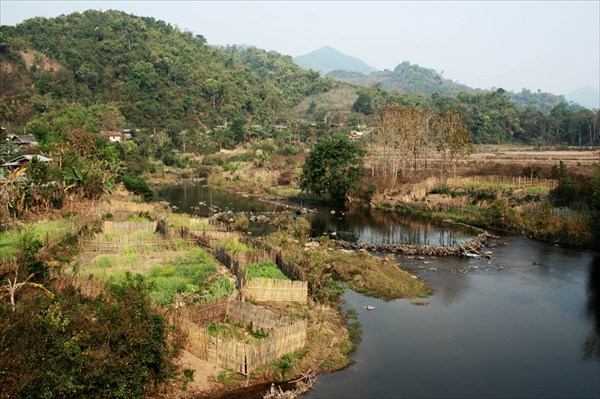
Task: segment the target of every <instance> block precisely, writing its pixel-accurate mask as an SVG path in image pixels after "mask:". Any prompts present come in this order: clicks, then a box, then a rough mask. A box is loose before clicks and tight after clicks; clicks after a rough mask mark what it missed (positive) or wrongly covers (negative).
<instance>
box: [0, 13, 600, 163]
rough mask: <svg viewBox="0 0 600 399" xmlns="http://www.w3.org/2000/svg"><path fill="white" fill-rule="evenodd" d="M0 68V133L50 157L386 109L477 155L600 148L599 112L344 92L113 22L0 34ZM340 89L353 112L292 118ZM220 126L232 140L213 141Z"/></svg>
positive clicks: (395, 77)
mask: <svg viewBox="0 0 600 399" xmlns="http://www.w3.org/2000/svg"><path fill="white" fill-rule="evenodd" d="M0 61H1V62H2V64H3V68H2V86H3V87H2V91H1V93H0V98H1V103H0V123H2V125H3V126H5V127H7V128H9V129H10V128H17V129H21V128H23V127H25V129H26V131H27V132H30V133H32V134H34V135H35V136H36V137H37V139H38V140H39V141H40V143H43V144H46V145H47V146H51V145H52V143H56V142H59V141H61V140H62V139H63V138H64V135H65V134H66V133H68V131H69V129H72V128H74V127H83V128H84V129H85V130H86V131H88V132H91V133H98V132H99V131H101V130H118V129H122V128H136V129H138V130H139V131H140V134H139V135H138V137H137V138H136V139H137V140H138V141H139V142H143V141H144V140H146V141H148V140H149V139H148V137H147V136H148V135H150V134H154V133H155V131H158V132H162V133H164V134H166V136H167V137H166V138H164V141H166V142H167V143H166V144H168V145H170V146H174V147H175V148H178V149H181V150H185V151H199V152H201V151H207V150H208V151H210V150H214V149H215V148H222V147H223V145H225V146H231V145H234V144H235V143H239V142H241V141H244V140H249V139H252V138H257V137H258V136H261V135H262V136H266V135H268V134H273V131H272V130H273V129H269V127H272V126H273V125H278V124H283V125H285V126H286V128H287V129H286V130H287V131H288V132H289V133H290V134H293V135H296V136H303V135H306V129H305V127H306V123H310V122H315V123H320V124H323V125H325V126H327V125H330V124H331V122H332V121H335V122H341V123H335V124H336V125H340V126H344V127H345V128H347V129H348V128H353V127H355V126H357V125H375V124H376V117H375V116H374V113H375V110H376V109H378V108H381V107H383V106H384V105H385V104H389V103H394V104H399V105H402V106H409V107H416V108H419V109H428V108H431V109H433V110H435V111H436V112H437V113H439V114H445V113H446V112H447V111H449V110H454V111H457V112H458V113H460V115H461V116H462V118H463V120H464V123H465V125H466V127H467V129H468V130H469V134H470V137H471V141H472V142H474V143H525V144H539V145H545V144H564V145H578V146H584V145H588V146H589V145H598V143H599V141H600V137H599V135H598V118H599V116H598V112H597V111H595V112H594V111H591V110H587V109H584V108H582V107H579V106H577V105H576V104H568V103H566V102H564V101H562V100H564V98H562V97H559V96H554V95H550V94H548V93H541V92H538V93H534V92H531V91H529V90H527V89H524V90H523V91H522V92H521V93H516V94H515V93H508V92H506V91H504V90H502V89H497V90H494V91H474V90H472V89H469V88H467V87H466V86H465V87H463V86H462V85H458V84H454V83H453V84H450V83H448V82H451V81H449V80H447V79H443V78H442V77H441V76H439V74H437V73H436V72H435V71H433V70H428V69H425V68H420V67H418V66H416V65H410V64H409V63H406V62H405V63H402V64H400V65H399V66H398V67H397V68H396V69H395V70H394V71H389V72H381V73H379V74H383V75H385V76H386V79H375V81H374V82H372V83H373V85H370V86H367V87H364V86H359V87H357V86H348V84H347V83H341V82H337V81H334V80H332V79H329V78H322V77H320V76H319V74H318V73H317V72H315V71H311V70H304V69H302V68H300V67H298V66H297V65H295V64H294V63H293V61H292V59H291V57H289V56H284V55H281V54H279V53H276V52H274V51H264V50H261V49H257V48H254V47H240V46H229V47H215V46H210V45H208V44H207V41H206V39H205V38H204V37H203V36H202V35H197V34H196V35H195V34H193V33H191V32H188V31H182V30H180V29H178V28H176V27H173V26H171V25H169V24H167V23H165V22H162V21H158V20H155V19H154V18H148V17H136V16H133V15H128V14H126V13H123V12H120V11H106V12H101V11H93V10H90V11H86V12H84V13H73V14H70V15H66V16H65V15H63V16H60V17H57V18H50V19H48V18H42V17H38V18H33V19H29V20H26V21H24V22H23V23H21V24H19V25H17V26H16V27H11V26H2V27H1V28H0ZM376 74H377V73H375V74H372V75H376ZM369 76H371V75H369ZM377 80H378V81H377ZM394 82H395V83H394ZM392 83H394V84H395V86H394V85H392ZM347 87H350V88H351V90H350V93H351V97H352V101H354V100H357V101H359V103H358V104H354V106H353V107H352V106H350V107H346V108H345V109H333V108H332V107H330V106H328V105H327V104H321V105H319V106H316V107H315V106H314V105H315V102H314V101H313V102H311V103H310V104H311V105H313V106H312V107H311V106H307V107H305V108H304V109H299V108H298V104H300V103H301V102H302V101H303V100H306V99H307V98H308V99H310V98H316V97H318V96H319V95H323V94H324V93H326V92H335V91H341V90H342V89H344V90H345V89H346V88H347ZM448 88H451V89H448ZM436 89H437V90H436ZM345 92H346V93H348V90H345ZM356 96H358V99H357V97H356ZM352 101H351V102H352ZM304 122H306V123H304ZM218 126H226V127H228V129H223V131H219V132H217V131H216V130H215V128H216V127H218ZM209 131H210V133H209V135H210V134H212V135H210V137H206V135H207V132H209ZM207 139H210V140H207ZM161 140H162V138H161V139H160V140H158V141H161ZM154 141H157V140H154ZM215 141H216V142H218V145H217V146H211V145H210V144H209V142H210V143H212V142H215ZM207 147H208V148H207Z"/></svg>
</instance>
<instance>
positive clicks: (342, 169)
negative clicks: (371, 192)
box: [300, 135, 365, 203]
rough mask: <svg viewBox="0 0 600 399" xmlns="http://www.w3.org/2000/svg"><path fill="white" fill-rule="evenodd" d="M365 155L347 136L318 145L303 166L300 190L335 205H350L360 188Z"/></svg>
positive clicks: (330, 139)
mask: <svg viewBox="0 0 600 399" xmlns="http://www.w3.org/2000/svg"><path fill="white" fill-rule="evenodd" d="M364 155H365V151H364V150H363V149H361V148H360V147H358V146H357V145H356V144H354V143H352V142H351V141H349V140H348V138H347V137H346V136H341V135H339V136H334V137H332V138H328V139H325V140H321V141H319V142H317V144H315V146H314V148H313V149H312V151H311V152H310V154H309V155H308V157H307V158H306V161H305V162H304V165H303V166H302V175H301V176H300V188H301V189H302V190H305V191H307V192H309V193H313V194H317V195H320V196H323V197H325V198H326V199H328V200H330V201H332V202H334V203H344V202H347V201H348V197H349V195H351V194H353V193H356V192H357V191H358V189H359V188H360V181H359V178H360V177H361V176H362V175H363V172H364V169H363V157H364Z"/></svg>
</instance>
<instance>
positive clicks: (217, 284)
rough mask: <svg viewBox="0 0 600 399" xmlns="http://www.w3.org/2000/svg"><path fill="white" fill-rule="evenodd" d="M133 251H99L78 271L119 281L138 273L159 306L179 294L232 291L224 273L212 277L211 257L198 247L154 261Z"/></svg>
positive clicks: (205, 297) (210, 295) (207, 297)
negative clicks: (174, 256)
mask: <svg viewBox="0 0 600 399" xmlns="http://www.w3.org/2000/svg"><path fill="white" fill-rule="evenodd" d="M156 255H159V256H160V252H156V253H154V254H153V255H150V258H148V257H147V256H144V255H140V254H139V253H138V252H136V251H132V250H124V251H123V253H121V254H110V255H101V256H99V257H97V258H96V259H95V260H93V261H91V262H90V263H89V264H88V265H86V267H84V268H83V270H82V272H84V273H85V274H86V275H87V274H91V275H94V276H96V277H98V278H102V279H106V280H110V281H114V282H123V281H125V276H126V273H127V272H130V273H137V274H141V275H143V276H145V277H146V279H147V282H148V283H149V285H150V287H151V288H150V297H151V298H152V299H153V300H154V302H155V303H156V304H158V305H160V306H166V305H169V304H171V303H173V300H174V299H175V297H176V296H177V295H180V294H188V293H189V294H197V295H198V298H199V299H200V300H202V301H206V300H211V299H217V298H221V297H222V296H225V295H229V294H231V293H232V292H233V284H232V283H231V282H230V281H229V279H228V278H227V277H226V276H220V277H218V278H215V273H216V271H217V268H216V266H215V260H214V258H213V257H212V256H211V255H210V254H209V253H208V252H206V251H205V250H204V249H202V248H198V247H195V248H191V249H188V250H185V251H182V254H181V255H180V256H178V257H177V258H175V259H174V260H171V261H166V262H165V261H162V262H161V261H160V260H159V261H158V262H159V264H155V263H154V264H153V263H152V262H156V261H154V260H153V259H154V258H153V256H156Z"/></svg>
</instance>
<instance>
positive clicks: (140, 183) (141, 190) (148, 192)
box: [122, 176, 154, 201]
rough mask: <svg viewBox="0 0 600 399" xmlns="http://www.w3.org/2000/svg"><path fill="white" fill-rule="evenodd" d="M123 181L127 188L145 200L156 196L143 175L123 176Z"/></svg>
mask: <svg viewBox="0 0 600 399" xmlns="http://www.w3.org/2000/svg"><path fill="white" fill-rule="evenodd" d="M122 181H123V184H124V185H125V188H126V189H127V190H129V191H131V192H132V193H134V194H137V195H141V196H142V197H143V198H144V201H150V200H152V197H154V192H153V191H152V189H151V188H150V186H149V185H148V182H147V181H146V180H145V179H144V178H143V177H134V176H123V178H122Z"/></svg>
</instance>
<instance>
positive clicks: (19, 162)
mask: <svg viewBox="0 0 600 399" xmlns="http://www.w3.org/2000/svg"><path fill="white" fill-rule="evenodd" d="M34 157H35V159H36V160H37V161H39V162H45V163H48V162H51V161H52V159H51V158H48V157H45V156H43V155H19V156H18V157H16V158H13V159H11V160H10V161H8V162H5V163H3V164H2V165H0V167H2V168H5V169H7V170H15V169H19V168H21V167H23V166H25V165H26V164H27V163H29V162H30V161H31V160H32V159H33V158H34Z"/></svg>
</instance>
